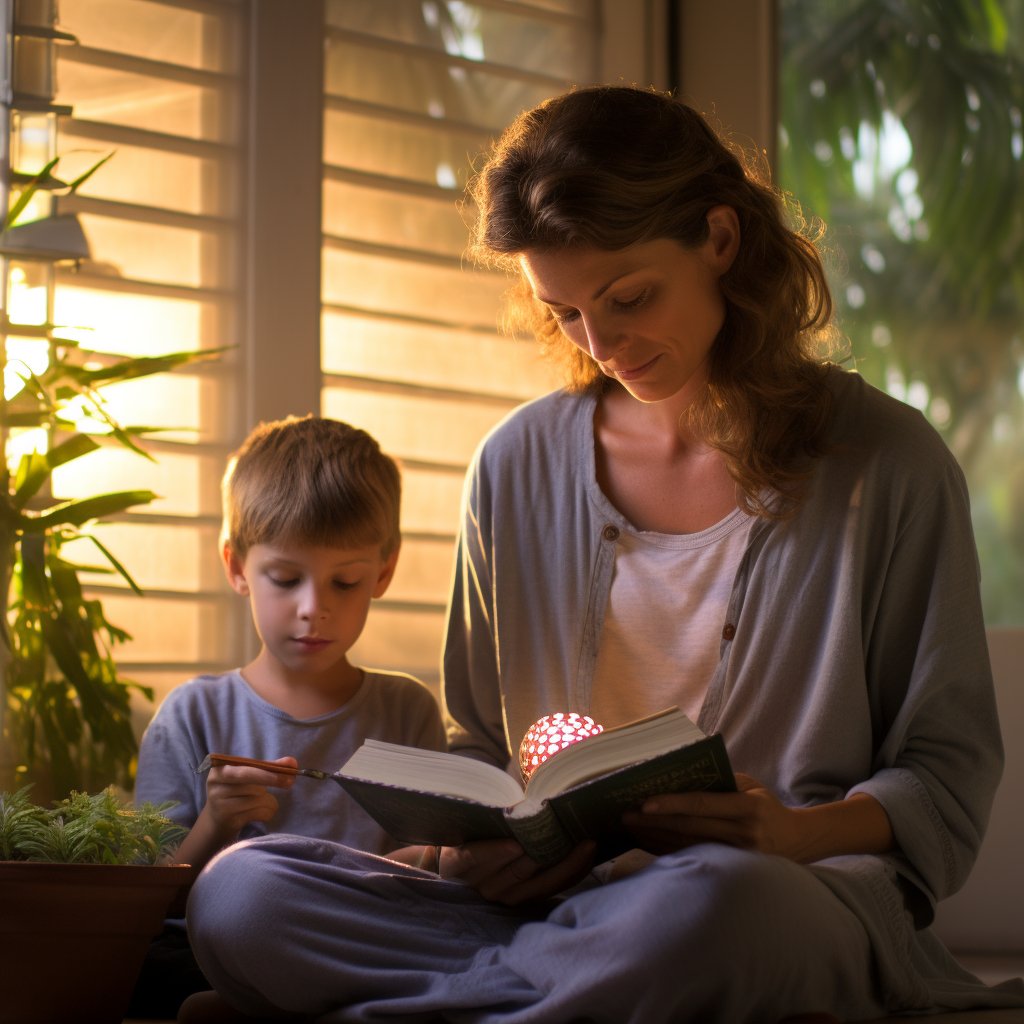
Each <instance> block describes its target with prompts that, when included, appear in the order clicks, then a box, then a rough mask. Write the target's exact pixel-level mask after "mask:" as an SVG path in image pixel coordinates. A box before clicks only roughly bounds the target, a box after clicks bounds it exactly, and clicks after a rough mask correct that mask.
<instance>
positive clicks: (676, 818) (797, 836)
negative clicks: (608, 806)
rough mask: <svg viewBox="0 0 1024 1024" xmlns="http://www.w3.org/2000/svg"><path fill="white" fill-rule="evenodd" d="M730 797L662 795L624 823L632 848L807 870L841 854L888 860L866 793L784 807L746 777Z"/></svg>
mask: <svg viewBox="0 0 1024 1024" xmlns="http://www.w3.org/2000/svg"><path fill="white" fill-rule="evenodd" d="M736 786H737V789H738V792H735V793H710V792H706V791H702V792H699V793H664V794H662V795H660V796H654V797H651V798H650V799H649V800H647V801H646V802H645V803H644V805H643V807H641V809H640V811H638V812H636V813H632V814H626V815H625V816H624V818H623V821H624V823H625V824H626V826H627V827H628V828H629V829H630V831H631V832H632V833H633V835H634V836H635V837H636V841H637V846H639V847H640V848H641V849H644V850H647V851H648V852H650V853H654V854H662V853H671V852H672V851H673V850H680V849H682V848H683V847H685V846H692V845H694V843H709V842H710V843H728V844H729V845H730V846H739V847H742V848H743V849H745V850H760V851H761V852H762V853H774V854H777V855H778V856H780V857H788V858H789V859H790V860H795V861H797V862H798V863H800V864H806V863H809V862H811V861H815V860H822V859H824V858H825V857H835V856H838V855H840V854H846V853H885V852H887V851H889V850H891V849H892V848H893V846H894V842H895V840H894V837H893V831H892V825H891V824H890V822H889V817H888V815H887V814H886V811H885V809H884V808H883V807H882V805H881V804H880V803H879V802H878V800H876V799H875V798H874V797H873V796H871V795H870V794H868V793H854V794H853V795H852V796H849V797H847V798H846V799H845V800H836V801H833V802H832V803H826V804H815V805H813V806H807V807H787V806H786V805H785V804H784V803H783V802H782V801H781V800H780V799H779V798H778V797H777V796H776V795H775V794H774V793H773V792H772V791H771V790H770V789H768V788H767V787H766V786H764V785H762V784H761V783H760V782H758V781H757V779H752V778H751V777H750V776H749V775H742V774H740V773H739V772H737V773H736Z"/></svg>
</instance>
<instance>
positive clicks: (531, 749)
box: [519, 711, 604, 782]
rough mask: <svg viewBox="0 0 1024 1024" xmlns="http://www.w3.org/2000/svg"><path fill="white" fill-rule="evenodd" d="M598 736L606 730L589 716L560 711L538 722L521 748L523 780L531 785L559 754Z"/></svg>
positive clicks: (520, 766)
mask: <svg viewBox="0 0 1024 1024" xmlns="http://www.w3.org/2000/svg"><path fill="white" fill-rule="evenodd" d="M599 732H604V727H603V726H601V725H598V724H597V723H596V722H595V721H594V720H593V719H592V718H591V717H590V715H581V714H579V713H578V712H576V711H559V712H557V713H555V714H553V715H545V716H544V717H543V718H538V719H537V721H536V722H534V723H533V725H531V726H530V728H529V729H527V730H526V735H525V736H524V737H523V742H522V743H520V744H519V770H520V771H521V772H522V773H523V780H524V781H525V782H529V781H530V776H531V775H532V774H533V773H534V771H535V769H536V768H537V766H538V765H541V764H543V763H544V762H545V761H546V760H547V759H548V758H549V757H553V756H554V755H555V754H557V753H558V752H559V751H560V750H564V749H565V748H566V747H568V746H571V745H572V744H573V743H578V742H579V741H580V740H585V739H588V738H589V737H591V736H596V735H597V734H598V733H599Z"/></svg>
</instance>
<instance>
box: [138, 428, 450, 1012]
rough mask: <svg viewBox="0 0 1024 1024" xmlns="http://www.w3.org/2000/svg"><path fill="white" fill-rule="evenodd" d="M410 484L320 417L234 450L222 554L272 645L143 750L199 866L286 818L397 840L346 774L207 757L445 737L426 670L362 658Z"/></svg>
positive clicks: (360, 439)
mask: <svg viewBox="0 0 1024 1024" xmlns="http://www.w3.org/2000/svg"><path fill="white" fill-rule="evenodd" d="M400 492H401V483H400V477H399V471H398V468H397V466H396V465H395V463H394V461H393V460H392V459H390V458H389V457H388V456H387V455H385V454H383V453H382V452H381V450H380V447H379V446H378V444H377V442H376V441H375V440H374V439H373V438H372V437H370V436H369V435H368V434H367V433H365V432H364V431H362V430H358V429H356V428H354V427H351V426H348V425H347V424H344V423H340V422H338V421H335V420H328V419H321V418H317V417H313V416H307V417H305V418H302V419H298V418H289V419H286V420H280V421H277V422H272V423H264V424H261V425H260V426H258V427H257V428H256V429H255V430H253V432H252V433H251V434H250V435H249V437H248V438H247V439H246V441H245V442H244V443H243V445H242V446H241V447H240V448H239V449H238V451H237V452H235V454H234V455H233V456H232V458H231V460H230V461H229V463H228V468H227V471H226V473H225V476H224V482H223V505H224V522H223V530H222V536H221V557H222V560H223V564H224V569H225V572H226V573H227V578H228V582H229V583H230V584H231V587H232V589H233V590H234V591H235V592H236V593H237V594H240V595H242V596H244V597H247V598H248V599H249V603H250V606H251V609H252V615H253V621H254V623H255V626H256V630H257V633H258V634H259V638H260V641H261V646H260V651H259V653H258V654H257V655H256V657H255V658H254V659H253V660H252V661H251V662H250V663H249V664H248V665H246V666H244V667H243V668H240V669H236V670H234V671H231V672H226V673H223V674H221V675H207V676H199V677H198V678H196V679H192V680H190V681H189V682H187V683H185V684H184V685H182V686H179V687H177V688H176V689H174V690H173V691H171V693H170V694H168V696H167V697H166V698H165V699H164V701H163V703H162V704H161V705H160V708H159V709H158V711H157V713H156V715H155V716H154V717H153V720H152V722H151V723H150V725H149V727H148V728H147V729H146V732H145V734H144V735H143V738H142V744H141V748H140V752H139V764H138V772H137V780H136V789H135V798H136V800H137V801H139V802H141V801H147V800H148V801H152V802H154V803H160V802H163V801H175V802H176V806H174V807H172V808H171V809H170V810H169V811H168V812H167V813H168V815H169V816H170V817H171V818H173V819H175V820H176V821H178V822H180V823H182V824H184V825H187V826H188V827H189V828H190V829H191V831H190V832H189V834H188V836H187V837H186V838H185V839H184V840H183V842H182V844H181V847H180V848H179V851H178V856H177V859H178V860H179V861H181V862H182V863H188V864H192V865H193V866H195V867H196V868H199V867H201V866H202V865H204V864H205V863H206V862H207V861H208V860H209V859H210V858H211V857H212V856H213V855H214V854H215V853H217V851H218V850H220V849H222V848H223V847H225V846H227V845H229V844H230V843H233V842H235V841H236V840H239V839H244V838H248V837H250V836H255V835H260V834H264V833H267V832H270V831H273V832H288V833H294V834H300V835H306V836H313V837H322V838H328V839H332V840H335V841H337V842H342V843H345V844H347V845H349V846H354V847H357V848H359V849H363V850H366V851H368V852H371V853H379V854H388V853H392V852H394V851H395V848H396V847H397V845H398V844H396V843H395V842H394V841H393V840H392V839H391V838H390V837H389V836H388V835H387V834H386V833H385V832H384V831H383V830H382V829H381V828H380V826H379V825H377V824H376V822H374V821H373V819H372V818H370V817H369V815H367V814H366V813H365V812H364V811H363V810H362V809H361V808H360V807H358V806H357V805H356V804H355V803H354V802H353V801H352V800H351V799H350V798H349V797H348V796H347V795H346V794H345V792H344V790H342V788H341V787H340V786H338V785H336V784H335V783H333V782H329V781H317V780H314V779H309V778H304V777H295V776H287V775H281V774H277V773H273V772H269V771H266V770H262V769H259V768H251V767H236V766H222V767H215V768H212V769H210V771H209V772H208V773H204V774H197V773H196V772H195V770H194V769H195V768H196V766H198V765H199V764H200V763H201V762H202V761H203V759H204V758H205V757H206V756H207V754H210V753H227V754H236V755H241V756H244V757H249V758H258V759H260V760H275V761H278V762H279V763H281V764H287V765H292V766H296V767H298V766H301V767H310V768H322V769H326V770H329V771H335V770H337V769H338V768H340V767H341V765H342V764H344V762H345V761H346V760H347V759H348V757H349V755H351V754H352V753H353V752H354V751H355V750H356V748H357V747H359V746H360V744H361V743H362V742H363V741H364V740H365V739H368V738H371V737H372V738H374V739H381V740H387V741H389V742H392V743H404V744H408V745H412V746H420V747H427V748H430V749H434V750H443V749H444V748H445V736H444V729H443V727H442V724H441V717H440V712H439V710H438V706H437V703H436V701H435V700H434V697H433V695H432V694H431V693H430V691H429V690H428V689H427V688H426V687H425V686H424V685H423V684H422V683H420V682H419V681H417V680H415V679H413V678H412V677H410V676H406V675H401V674H398V673H394V672H382V671H379V670H369V669H363V668H360V667H358V666H356V665H353V664H352V663H351V662H350V661H349V659H348V652H349V650H350V648H351V647H352V645H353V644H354V643H355V642H356V640H357V639H358V638H359V635H360V633H361V632H362V630H363V626H364V624H365V622H366V618H367V613H368V611H369V607H370V602H371V601H372V600H373V599H374V598H378V597H381V596H382V595H383V594H384V592H385V591H386V590H387V588H388V585H389V583H390V582H391V578H392V576H393V574H394V571H395V564H396V561H397V559H398V551H399V545H400V534H399V504H400ZM411 855H412V852H411V851H410V854H409V855H407V856H411ZM398 856H402V854H401V853H399V854H398ZM179 935H180V937H181V938H182V939H183V936H184V933H183V931H182V930H181V929H180V928H179ZM167 938H168V939H169V941H170V942H171V945H172V946H173V945H175V941H174V937H173V936H167ZM177 945H178V946H179V947H180V946H183V945H184V943H183V941H181V942H178V943H177ZM155 952H156V951H155V950H154V954H155ZM152 959H153V958H152V957H151V961H152ZM152 966H153V965H152V963H151V964H150V967H152ZM158 973H159V972H158ZM147 979H152V980H153V982H154V984H155V985H156V986H157V987H159V985H161V984H163V983H165V982H168V983H169V982H170V979H169V978H166V977H165V979H164V982H157V981H156V979H155V978H153V975H152V972H151V971H147V972H146V975H144V977H143V984H142V985H141V986H140V990H139V991H140V994H141V990H142V988H143V987H145V986H146V984H147ZM199 984H200V987H202V986H201V983H199ZM181 998H183V995H182V996H181ZM179 1001H180V1000H179ZM172 1016H173V1014H172Z"/></svg>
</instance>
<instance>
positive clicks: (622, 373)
mask: <svg viewBox="0 0 1024 1024" xmlns="http://www.w3.org/2000/svg"><path fill="white" fill-rule="evenodd" d="M660 358H661V356H660V355H657V356H655V357H654V358H653V359H649V360H648V361H647V362H646V363H643V364H641V365H640V366H634V367H632V368H630V369H628V370H613V371H612V373H614V374H615V376H616V377H618V378H619V380H636V379H637V378H638V377H642V376H643V375H644V374H645V373H647V371H648V370H649V369H650V368H651V367H652V366H653V365H654V364H655V363H656V362H657V361H658V360H659V359H660Z"/></svg>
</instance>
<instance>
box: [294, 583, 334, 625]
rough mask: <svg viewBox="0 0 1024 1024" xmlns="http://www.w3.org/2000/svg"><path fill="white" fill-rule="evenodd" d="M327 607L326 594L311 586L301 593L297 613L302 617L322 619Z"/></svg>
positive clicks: (325, 614)
mask: <svg viewBox="0 0 1024 1024" xmlns="http://www.w3.org/2000/svg"><path fill="white" fill-rule="evenodd" d="M328 609H329V604H328V599H327V595H326V594H321V593H319V592H318V591H317V590H316V589H314V588H312V587H311V588H309V589H308V590H307V591H306V592H305V593H304V594H303V599H302V602H301V603H300V605H299V615H300V616H301V617H302V618H304V619H322V618H325V617H326V616H327V612H328Z"/></svg>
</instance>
